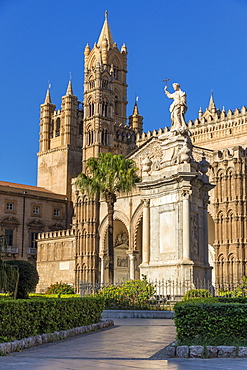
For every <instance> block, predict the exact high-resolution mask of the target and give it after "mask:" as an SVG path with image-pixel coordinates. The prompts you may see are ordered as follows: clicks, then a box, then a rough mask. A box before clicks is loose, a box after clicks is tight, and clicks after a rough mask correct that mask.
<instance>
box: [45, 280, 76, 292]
mask: <svg viewBox="0 0 247 370" xmlns="http://www.w3.org/2000/svg"><path fill="white" fill-rule="evenodd" d="M45 293H46V294H74V293H75V292H74V288H73V287H72V286H71V285H69V284H65V283H64V284H63V283H61V282H60V283H55V284H52V285H50V286H49V287H48V288H47V289H46V292H45Z"/></svg>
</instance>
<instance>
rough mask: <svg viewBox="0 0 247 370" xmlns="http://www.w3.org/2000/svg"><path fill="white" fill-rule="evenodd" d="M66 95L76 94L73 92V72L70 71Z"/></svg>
mask: <svg viewBox="0 0 247 370" xmlns="http://www.w3.org/2000/svg"><path fill="white" fill-rule="evenodd" d="M66 95H74V94H73V89H72V76H71V73H70V77H69V83H68V87H67V91H66Z"/></svg>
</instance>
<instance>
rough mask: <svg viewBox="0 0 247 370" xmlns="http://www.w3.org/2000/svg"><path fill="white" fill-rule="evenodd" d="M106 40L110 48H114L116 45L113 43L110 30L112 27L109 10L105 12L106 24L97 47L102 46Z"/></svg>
mask: <svg viewBox="0 0 247 370" xmlns="http://www.w3.org/2000/svg"><path fill="white" fill-rule="evenodd" d="M105 39H106V40H107V42H108V45H109V47H112V46H113V44H114V41H113V37H112V33H111V30H110V26H109V23H108V11H107V10H106V11H105V22H104V24H103V27H102V30H101V33H100V37H99V39H98V43H97V45H98V46H101V45H102V44H103V42H104V40H105Z"/></svg>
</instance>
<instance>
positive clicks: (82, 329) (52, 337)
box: [0, 320, 114, 356]
mask: <svg viewBox="0 0 247 370" xmlns="http://www.w3.org/2000/svg"><path fill="white" fill-rule="evenodd" d="M110 326H114V321H113V320H105V321H101V322H98V323H96V324H91V325H86V326H79V327H77V328H73V329H69V330H61V331H55V332H53V333H44V334H41V335H35V336H33V337H28V338H23V339H21V340H15V341H13V342H7V343H0V356H1V355H7V354H9V353H11V352H16V351H22V350H23V349H26V348H30V347H36V346H39V345H41V344H45V343H51V342H56V341H59V340H63V339H66V338H70V337H74V336H76V335H80V334H84V333H89V332H92V331H95V330H102V329H104V328H108V327H110Z"/></svg>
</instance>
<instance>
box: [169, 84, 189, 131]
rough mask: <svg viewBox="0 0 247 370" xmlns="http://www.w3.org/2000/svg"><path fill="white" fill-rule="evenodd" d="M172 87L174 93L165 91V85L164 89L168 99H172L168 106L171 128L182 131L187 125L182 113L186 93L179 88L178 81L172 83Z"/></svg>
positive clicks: (184, 111) (184, 110) (184, 106)
mask: <svg viewBox="0 0 247 370" xmlns="http://www.w3.org/2000/svg"><path fill="white" fill-rule="evenodd" d="M172 87H173V89H174V93H172V94H171V93H169V91H167V86H165V88H164V91H165V94H166V96H167V97H168V98H169V99H173V100H174V101H173V103H172V104H171V106H170V112H171V121H172V128H171V130H174V131H177V132H180V131H183V129H185V128H186V129H187V125H186V123H185V119H184V115H185V113H186V111H187V105H186V93H185V92H184V91H182V90H181V89H180V85H179V84H178V83H174V84H172ZM181 129H182V130H181Z"/></svg>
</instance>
